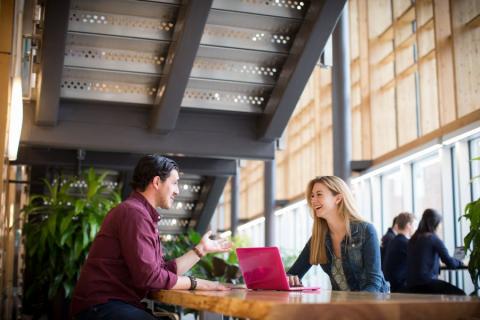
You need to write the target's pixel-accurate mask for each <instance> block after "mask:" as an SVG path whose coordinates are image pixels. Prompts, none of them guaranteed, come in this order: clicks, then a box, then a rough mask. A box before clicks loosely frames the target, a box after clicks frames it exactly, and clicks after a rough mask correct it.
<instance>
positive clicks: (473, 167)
mask: <svg viewBox="0 0 480 320" xmlns="http://www.w3.org/2000/svg"><path fill="white" fill-rule="evenodd" d="M478 157H480V138H476V139H473V140H471V141H470V159H473V158H478ZM479 176H480V160H475V161H471V162H470V178H471V179H473V180H472V200H474V199H478V198H479V197H480V177H479ZM475 177H479V178H475Z"/></svg>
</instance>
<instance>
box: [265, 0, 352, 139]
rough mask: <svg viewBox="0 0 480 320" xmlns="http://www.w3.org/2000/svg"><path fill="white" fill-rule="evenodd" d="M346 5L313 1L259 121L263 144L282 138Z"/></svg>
mask: <svg viewBox="0 0 480 320" xmlns="http://www.w3.org/2000/svg"><path fill="white" fill-rule="evenodd" d="M345 3H346V0H324V1H311V2H310V7H309V9H308V12H307V15H306V17H305V21H304V23H303V24H302V26H301V27H300V30H299V31H298V34H297V36H296V37H295V40H294V42H293V45H292V48H291V49H290V54H289V56H288V58H287V60H286V61H285V64H284V66H283V67H282V71H281V73H280V76H279V79H278V81H277V84H276V86H275V88H274V89H273V92H272V95H271V97H270V99H269V100H268V103H267V105H266V107H265V112H264V114H263V116H262V117H261V118H260V119H259V124H258V137H259V139H261V140H262V141H274V140H275V139H277V138H279V137H280V136H281V135H282V133H283V131H284V130H285V127H286V126H287V123H288V120H289V119H290V117H291V116H292V114H293V111H294V110H295V106H296V105H297V102H298V99H299V98H300V95H301V94H302V92H303V89H304V88H305V85H306V84H307V81H308V79H309V77H310V75H311V73H312V70H313V69H314V67H315V64H316V63H317V61H318V59H319V57H320V54H321V53H322V51H323V49H324V47H325V44H326V43H327V40H328V37H329V36H330V34H331V33H332V31H333V29H334V28H335V24H336V23H337V20H338V18H339V16H340V14H341V12H342V10H343V7H344V6H345Z"/></svg>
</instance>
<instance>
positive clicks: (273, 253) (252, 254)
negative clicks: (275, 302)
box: [237, 247, 320, 291]
mask: <svg viewBox="0 0 480 320" xmlns="http://www.w3.org/2000/svg"><path fill="white" fill-rule="evenodd" d="M237 257H238V263H239V264H240V270H241V271H242V275H243V279H245V284H246V285H247V288H248V289H254V290H281V291H303V290H319V289H320V288H319V287H290V286H289V285H288V280H287V275H286V274H285V271H284V270H285V269H284V268H283V263H282V259H281V258H280V251H278V248H277V247H265V248H238V249H237Z"/></svg>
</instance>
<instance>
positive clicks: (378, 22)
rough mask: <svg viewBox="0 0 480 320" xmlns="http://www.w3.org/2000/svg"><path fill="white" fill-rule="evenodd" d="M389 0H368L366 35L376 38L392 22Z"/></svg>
mask: <svg viewBox="0 0 480 320" xmlns="http://www.w3.org/2000/svg"><path fill="white" fill-rule="evenodd" d="M391 12H392V7H391V3H390V1H385V0H368V27H369V28H368V35H369V38H370V39H372V38H376V37H378V36H379V35H380V34H381V33H382V32H384V31H385V30H386V29H387V28H388V27H389V26H390V24H392V14H391Z"/></svg>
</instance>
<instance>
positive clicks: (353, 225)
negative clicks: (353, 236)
mask: <svg viewBox="0 0 480 320" xmlns="http://www.w3.org/2000/svg"><path fill="white" fill-rule="evenodd" d="M350 229H352V230H353V229H359V230H369V229H375V227H374V226H373V224H371V223H370V222H368V221H363V220H354V221H350Z"/></svg>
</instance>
